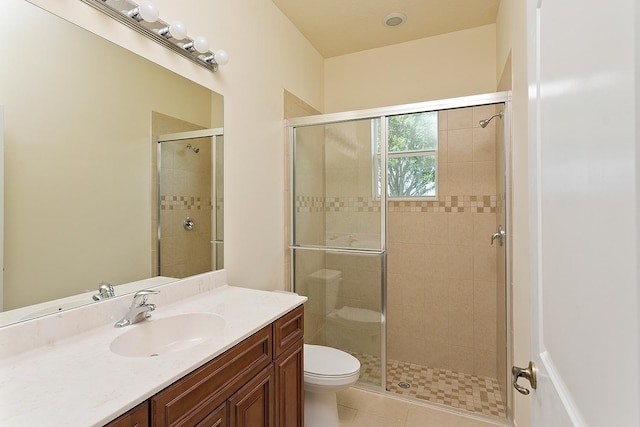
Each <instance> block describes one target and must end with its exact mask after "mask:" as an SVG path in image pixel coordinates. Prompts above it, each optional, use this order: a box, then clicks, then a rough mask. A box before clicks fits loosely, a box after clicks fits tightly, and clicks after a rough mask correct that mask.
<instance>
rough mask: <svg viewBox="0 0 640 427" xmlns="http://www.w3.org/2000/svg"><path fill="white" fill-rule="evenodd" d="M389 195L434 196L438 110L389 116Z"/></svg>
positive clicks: (435, 191) (393, 196)
mask: <svg viewBox="0 0 640 427" xmlns="http://www.w3.org/2000/svg"><path fill="white" fill-rule="evenodd" d="M387 123H388V125H387V126H388V135H389V137H388V178H387V187H388V191H389V193H388V194H389V198H413V197H436V195H437V161H436V160H437V150H438V112H437V111H429V112H423V113H412V114H402V115H397V116H390V117H388V121H387Z"/></svg>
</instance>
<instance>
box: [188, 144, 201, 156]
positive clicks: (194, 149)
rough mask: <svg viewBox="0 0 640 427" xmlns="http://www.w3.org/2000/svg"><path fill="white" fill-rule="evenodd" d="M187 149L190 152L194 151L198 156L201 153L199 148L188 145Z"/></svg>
mask: <svg viewBox="0 0 640 427" xmlns="http://www.w3.org/2000/svg"><path fill="white" fill-rule="evenodd" d="M187 149H188V150H192V151H193V152H194V153H196V154H198V153H199V152H200V149H199V148H198V147H194V146H193V145H191V144H187Z"/></svg>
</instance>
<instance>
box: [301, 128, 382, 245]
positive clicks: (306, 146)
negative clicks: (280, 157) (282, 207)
mask: <svg viewBox="0 0 640 427" xmlns="http://www.w3.org/2000/svg"><path fill="white" fill-rule="evenodd" d="M379 121H380V119H371V120H369V119H367V120H355V121H351V122H344V123H332V124H326V125H317V126H306V127H300V128H296V129H295V138H294V165H295V166H294V168H293V174H294V182H293V192H294V214H293V215H294V233H293V242H294V244H295V245H309V246H329V247H337V248H354V249H379V248H380V247H381V242H380V230H381V226H380V223H381V210H380V201H379V200H376V199H375V198H374V197H373V194H374V190H375V189H374V184H375V182H376V181H375V180H374V179H372V177H373V176H374V175H375V171H374V170H373V166H374V155H375V153H376V151H377V146H376V145H377V143H378V142H379V141H380V135H379V132H380V126H373V125H372V123H373V122H379Z"/></svg>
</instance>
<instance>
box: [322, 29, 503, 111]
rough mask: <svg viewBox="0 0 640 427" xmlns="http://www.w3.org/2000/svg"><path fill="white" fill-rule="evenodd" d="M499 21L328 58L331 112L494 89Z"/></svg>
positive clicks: (328, 108)
mask: <svg viewBox="0 0 640 427" xmlns="http://www.w3.org/2000/svg"><path fill="white" fill-rule="evenodd" d="M495 46H496V26H495V25H486V26H483V27H478V28H473V29H470V30H464V31H458V32H455V33H449V34H444V35H440V36H435V37H429V38H425V39H421V40H415V41H411V42H407V43H401V44H397V45H392V46H387V47H383V48H378V49H371V50H367V51H363V52H358V53H354V54H350V55H343V56H337V57H334V58H329V59H327V60H326V61H325V112H327V113H330V112H338V111H350V110H360V109H364V108H374V107H384V106H389V105H397V104H407V103H412V102H421V101H429V100H435V99H446V98H453V97H457V96H465V95H475V94H481V93H489V92H494V91H495V89H496V77H495V76H496V51H495Z"/></svg>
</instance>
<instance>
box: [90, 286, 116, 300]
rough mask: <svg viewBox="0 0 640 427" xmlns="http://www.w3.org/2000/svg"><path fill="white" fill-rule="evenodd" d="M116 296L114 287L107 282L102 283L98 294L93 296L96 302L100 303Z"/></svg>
mask: <svg viewBox="0 0 640 427" xmlns="http://www.w3.org/2000/svg"><path fill="white" fill-rule="evenodd" d="M115 296H116V291H115V289H114V288H113V286H112V285H110V284H109V283H107V282H100V285H99V286H98V293H97V294H95V295H93V300H94V301H100V300H103V299H105V298H111V297H115Z"/></svg>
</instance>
